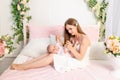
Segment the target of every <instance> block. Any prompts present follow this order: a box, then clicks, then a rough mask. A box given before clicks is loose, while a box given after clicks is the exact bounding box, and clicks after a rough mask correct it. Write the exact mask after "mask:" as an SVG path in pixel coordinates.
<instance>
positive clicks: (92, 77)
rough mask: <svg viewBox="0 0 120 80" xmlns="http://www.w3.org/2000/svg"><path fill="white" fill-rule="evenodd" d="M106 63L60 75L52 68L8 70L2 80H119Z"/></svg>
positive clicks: (95, 63) (92, 62)
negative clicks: (111, 73)
mask: <svg viewBox="0 0 120 80" xmlns="http://www.w3.org/2000/svg"><path fill="white" fill-rule="evenodd" d="M106 63H107V62H105V61H99V60H96V61H91V63H90V65H89V66H87V67H85V68H83V69H76V70H72V71H70V72H65V73H59V72H56V71H55V70H54V68H52V67H51V66H46V67H44V68H38V69H31V70H26V71H17V70H10V69H8V70H6V71H5V72H4V73H3V74H2V75H1V76H0V80H118V79H115V78H114V77H113V76H112V75H110V71H112V67H110V65H108V64H106Z"/></svg>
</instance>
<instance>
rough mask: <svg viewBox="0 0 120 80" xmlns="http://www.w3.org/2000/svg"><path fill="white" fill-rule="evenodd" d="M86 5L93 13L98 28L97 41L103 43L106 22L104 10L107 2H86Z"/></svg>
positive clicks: (95, 0) (90, 0)
mask: <svg viewBox="0 0 120 80" xmlns="http://www.w3.org/2000/svg"><path fill="white" fill-rule="evenodd" d="M87 4H88V6H89V8H90V9H91V10H92V12H93V13H94V15H95V17H96V19H97V22H98V24H99V26H100V29H99V30H100V31H99V41H104V39H105V22H106V15H107V14H106V8H107V6H108V2H106V1H105V0H103V1H102V2H101V3H99V2H98V1H97V0H87Z"/></svg>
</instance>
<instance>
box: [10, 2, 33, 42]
mask: <svg viewBox="0 0 120 80" xmlns="http://www.w3.org/2000/svg"><path fill="white" fill-rule="evenodd" d="M28 2H29V0H12V3H11V13H12V18H13V20H14V24H13V26H12V28H13V30H14V35H13V36H14V38H17V43H20V42H21V41H23V37H24V36H23V25H24V22H27V23H28V22H29V21H30V19H31V16H30V15H28V11H29V10H30V8H29V7H28V5H27V3H28Z"/></svg>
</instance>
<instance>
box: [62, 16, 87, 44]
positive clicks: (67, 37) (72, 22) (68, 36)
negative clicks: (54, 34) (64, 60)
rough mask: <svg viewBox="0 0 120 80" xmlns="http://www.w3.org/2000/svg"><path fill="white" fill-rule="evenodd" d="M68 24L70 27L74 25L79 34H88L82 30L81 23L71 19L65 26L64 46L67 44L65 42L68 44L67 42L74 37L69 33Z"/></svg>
mask: <svg viewBox="0 0 120 80" xmlns="http://www.w3.org/2000/svg"><path fill="white" fill-rule="evenodd" d="M67 24H68V25H73V26H75V27H77V31H78V33H80V34H84V35H86V34H85V33H84V32H83V30H82V29H81V27H80V25H79V23H78V22H77V20H75V19H74V18H69V19H68V20H67V21H66V22H65V24H64V44H65V42H66V41H67V40H69V41H70V38H71V37H72V35H71V34H70V33H69V32H68V31H67V29H66V25H67Z"/></svg>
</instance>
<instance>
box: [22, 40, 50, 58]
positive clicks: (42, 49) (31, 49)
mask: <svg viewBox="0 0 120 80" xmlns="http://www.w3.org/2000/svg"><path fill="white" fill-rule="evenodd" d="M49 43H50V40H49V38H38V39H32V40H30V41H29V43H28V44H27V45H26V46H25V47H24V48H23V49H22V51H21V54H22V55H25V56H29V57H38V56H39V55H41V54H44V53H46V52H47V46H48V44H49Z"/></svg>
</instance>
